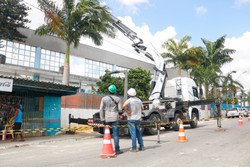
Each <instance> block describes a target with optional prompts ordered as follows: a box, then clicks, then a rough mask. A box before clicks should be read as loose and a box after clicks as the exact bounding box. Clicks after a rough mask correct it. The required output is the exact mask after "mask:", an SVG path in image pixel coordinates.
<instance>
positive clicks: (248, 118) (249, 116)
mask: <svg viewBox="0 0 250 167" xmlns="http://www.w3.org/2000/svg"><path fill="white" fill-rule="evenodd" d="M247 120H248V121H250V113H249V114H248V117H247Z"/></svg>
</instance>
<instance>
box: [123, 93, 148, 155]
mask: <svg viewBox="0 0 250 167" xmlns="http://www.w3.org/2000/svg"><path fill="white" fill-rule="evenodd" d="M127 93H128V96H129V99H128V100H126V101H125V103H124V104H123V109H124V111H125V112H126V115H127V118H128V127H129V132H130V135H131V139H132V148H131V149H130V151H131V152H137V146H136V139H137V140H138V143H139V148H138V150H139V151H144V150H145V148H144V144H143V139H142V134H141V131H140V124H141V115H142V111H143V104H142V101H141V100H140V99H139V98H138V97H136V90H135V89H134V88H130V89H129V90H128V92H127Z"/></svg>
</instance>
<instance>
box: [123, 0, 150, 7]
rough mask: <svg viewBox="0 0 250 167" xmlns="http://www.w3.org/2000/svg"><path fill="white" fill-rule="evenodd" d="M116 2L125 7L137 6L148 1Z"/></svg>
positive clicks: (124, 0) (129, 0) (127, 0)
mask: <svg viewBox="0 0 250 167" xmlns="http://www.w3.org/2000/svg"><path fill="white" fill-rule="evenodd" d="M118 1H119V2H120V3H122V4H124V5H126V6H135V5H138V4H144V3H149V2H148V0H118Z"/></svg>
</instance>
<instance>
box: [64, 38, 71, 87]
mask: <svg viewBox="0 0 250 167" xmlns="http://www.w3.org/2000/svg"><path fill="white" fill-rule="evenodd" d="M69 60H70V44H68V43H67V44H66V53H65V61H64V69H63V84H64V85H69V76H70V64H69V63H70V61H69Z"/></svg>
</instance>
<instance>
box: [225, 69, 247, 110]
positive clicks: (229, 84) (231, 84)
mask: <svg viewBox="0 0 250 167" xmlns="http://www.w3.org/2000/svg"><path fill="white" fill-rule="evenodd" d="M232 73H235V71H232V72H230V73H228V74H227V75H226V76H220V77H221V80H222V81H221V84H220V87H221V88H222V93H223V94H224V95H226V98H225V101H226V110H227V109H228V100H230V101H232V100H234V96H233V94H235V93H236V92H237V89H240V90H243V89H244V87H243V85H242V84H241V83H240V82H238V81H235V80H233V78H232V75H231V74H232ZM229 93H230V94H231V95H232V98H230V99H229V98H228V94H229Z"/></svg>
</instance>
